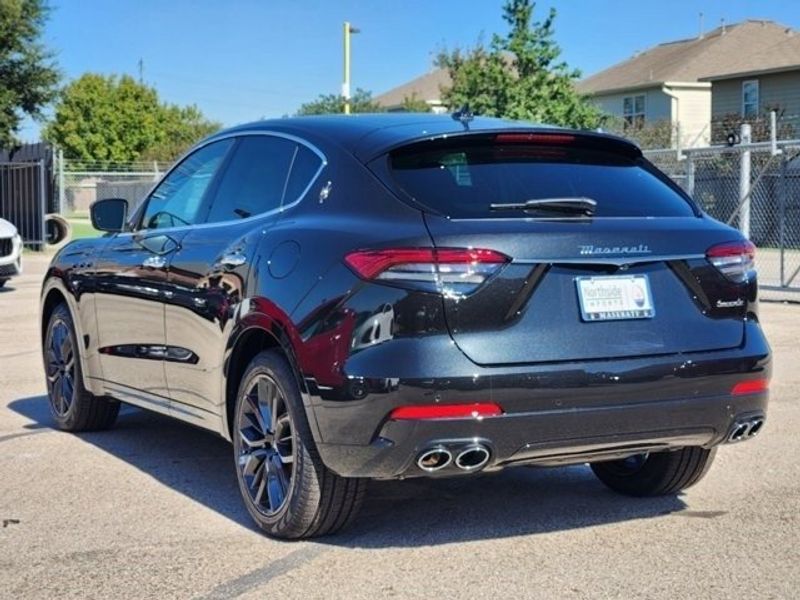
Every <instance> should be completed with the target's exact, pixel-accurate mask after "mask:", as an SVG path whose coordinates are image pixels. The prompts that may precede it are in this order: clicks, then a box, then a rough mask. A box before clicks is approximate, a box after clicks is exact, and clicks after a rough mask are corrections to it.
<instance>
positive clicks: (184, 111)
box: [140, 104, 222, 162]
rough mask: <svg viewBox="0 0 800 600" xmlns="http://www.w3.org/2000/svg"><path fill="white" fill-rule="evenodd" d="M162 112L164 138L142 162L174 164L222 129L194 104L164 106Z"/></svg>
mask: <svg viewBox="0 0 800 600" xmlns="http://www.w3.org/2000/svg"><path fill="white" fill-rule="evenodd" d="M161 112H162V115H161V125H162V128H163V134H164V135H163V138H162V139H161V141H160V142H158V143H156V144H155V145H153V146H150V147H149V148H148V149H147V150H145V151H144V152H143V153H142V155H141V157H140V158H141V159H142V160H157V161H160V162H172V161H174V160H175V159H176V158H178V157H179V156H180V155H181V154H183V153H184V152H186V150H187V149H188V148H190V147H191V146H193V145H194V144H196V143H197V142H198V141H200V140H202V139H203V138H205V137H208V136H209V135H211V134H212V133H216V132H217V131H219V130H220V129H221V128H222V124H221V123H218V122H216V121H209V120H208V119H207V118H206V117H205V116H204V115H203V113H202V112H201V111H200V109H199V108H198V107H197V106H195V105H194V104H191V105H189V106H177V105H174V104H169V105H164V106H163V107H162V110H161Z"/></svg>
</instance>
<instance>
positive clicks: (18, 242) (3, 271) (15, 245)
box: [0, 234, 22, 279]
mask: <svg viewBox="0 0 800 600" xmlns="http://www.w3.org/2000/svg"><path fill="white" fill-rule="evenodd" d="M8 239H9V238H3V239H0V279H8V278H9V277H14V276H15V275H19V274H20V273H22V238H21V237H20V236H19V234H16V235H15V236H14V237H12V238H11V244H10V246H11V253H10V254H9V253H8V243H7V242H6V240H8Z"/></svg>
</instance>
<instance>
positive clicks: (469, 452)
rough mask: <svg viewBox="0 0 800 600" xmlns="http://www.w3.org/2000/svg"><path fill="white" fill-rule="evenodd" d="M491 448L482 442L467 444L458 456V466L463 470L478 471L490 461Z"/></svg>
mask: <svg viewBox="0 0 800 600" xmlns="http://www.w3.org/2000/svg"><path fill="white" fill-rule="evenodd" d="M490 456H491V454H490V453H489V449H488V448H487V447H486V446H484V445H482V444H474V445H472V446H467V447H466V448H464V449H463V450H462V451H461V452H459V454H458V456H456V466H457V467H458V468H459V469H461V470H462V471H477V470H478V469H481V468H483V467H484V466H485V465H486V463H488V462H489V457H490Z"/></svg>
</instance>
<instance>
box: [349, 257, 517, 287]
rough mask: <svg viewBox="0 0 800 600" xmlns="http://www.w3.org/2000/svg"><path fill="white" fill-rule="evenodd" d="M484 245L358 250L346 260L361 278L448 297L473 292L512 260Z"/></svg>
mask: <svg viewBox="0 0 800 600" xmlns="http://www.w3.org/2000/svg"><path fill="white" fill-rule="evenodd" d="M509 260H510V259H509V258H508V257H507V256H506V255H505V254H501V253H500V252H495V251H494V250H484V249H481V248H386V249H382V250H358V251H356V252H351V253H350V254H348V255H347V256H345V258H344V261H345V263H346V264H347V265H348V266H349V267H350V268H351V269H353V271H355V272H356V273H357V274H358V275H359V277H361V278H362V279H367V280H377V281H382V282H385V283H390V284H395V285H400V286H404V287H414V288H417V289H421V290H424V291H429V292H437V293H441V294H444V295H447V296H463V295H465V294H470V293H472V292H474V291H475V290H476V289H478V287H480V286H481V285H482V284H483V283H484V282H486V280H487V279H489V278H490V277H491V276H492V275H494V274H495V273H497V272H498V271H499V270H500V269H501V268H502V267H503V265H505V264H506V263H507V262H509Z"/></svg>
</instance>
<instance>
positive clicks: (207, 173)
mask: <svg viewBox="0 0 800 600" xmlns="http://www.w3.org/2000/svg"><path fill="white" fill-rule="evenodd" d="M232 145H233V140H232V139H228V140H221V141H219V142H214V143H212V144H209V145H207V146H203V147H202V148H200V149H199V150H197V152H194V153H192V154H191V155H189V156H188V157H186V158H185V159H184V160H183V162H181V164H179V165H178V166H177V167H175V168H174V169H173V170H172V171H171V172H170V173H169V175H167V176H166V177H165V178H164V180H163V181H162V182H161V183H159V184H158V187H157V188H156V189H155V190H154V191H153V193H152V194H151V195H150V198H149V200H148V202H147V207H146V208H145V211H144V215H143V217H142V225H141V226H142V228H143V229H164V228H166V227H181V226H185V225H193V224H195V223H198V222H200V221H201V220H202V216H201V209H202V206H203V197H204V196H205V194H206V191H207V190H208V189H209V186H210V185H211V182H212V180H213V179H214V175H215V174H216V173H217V171H218V169H219V167H220V165H221V164H222V161H223V159H224V158H225V155H226V154H227V153H228V150H230V148H231V146H232Z"/></svg>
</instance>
